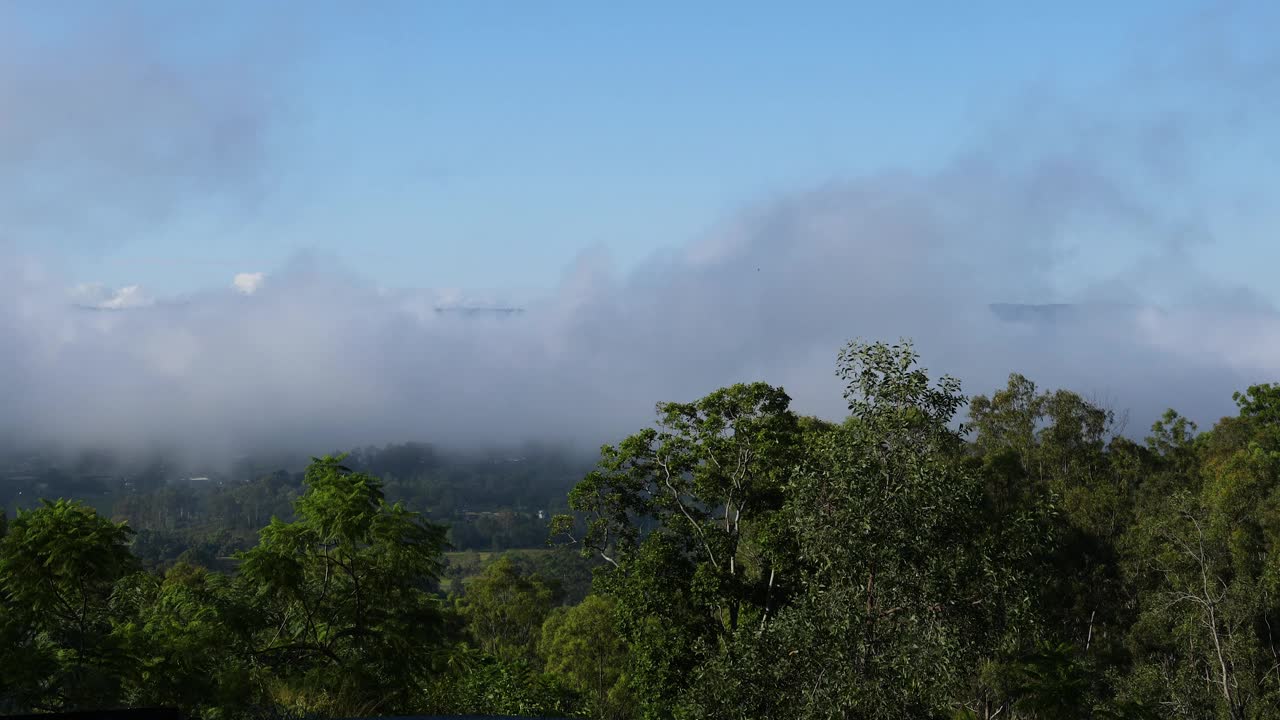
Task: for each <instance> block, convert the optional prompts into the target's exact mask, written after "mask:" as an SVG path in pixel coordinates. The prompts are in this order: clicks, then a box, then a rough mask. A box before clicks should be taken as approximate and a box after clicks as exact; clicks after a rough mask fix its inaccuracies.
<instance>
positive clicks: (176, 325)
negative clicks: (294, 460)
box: [0, 65, 1280, 456]
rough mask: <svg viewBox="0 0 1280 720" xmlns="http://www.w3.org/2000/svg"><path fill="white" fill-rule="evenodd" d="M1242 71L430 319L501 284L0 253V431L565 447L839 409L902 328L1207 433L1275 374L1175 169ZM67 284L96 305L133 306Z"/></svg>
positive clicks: (1263, 331) (315, 264) (1026, 110)
mask: <svg viewBox="0 0 1280 720" xmlns="http://www.w3.org/2000/svg"><path fill="white" fill-rule="evenodd" d="M1249 67H1250V68H1253V67H1255V66H1254V65H1249ZM1254 76H1255V74H1254V73H1252V72H1247V73H1244V72H1239V73H1238V72H1231V73H1230V74H1228V73H1227V72H1226V71H1215V72H1214V73H1213V74H1212V76H1211V77H1210V78H1209V79H1207V80H1197V79H1195V78H1191V79H1185V78H1184V79H1182V80H1179V77H1181V76H1177V77H1172V78H1170V77H1167V76H1162V77H1163V78H1164V79H1163V82H1166V83H1172V87H1178V83H1179V82H1185V83H1194V82H1212V83H1213V84H1215V86H1217V85H1218V84H1222V83H1226V82H1227V80H1228V79H1232V80H1233V81H1235V82H1237V84H1236V86H1235V87H1236V89H1235V93H1234V94H1233V95H1231V98H1232V99H1233V101H1234V102H1231V103H1222V104H1216V105H1213V106H1206V107H1202V108H1197V109H1187V108H1184V107H1181V106H1178V107H1176V108H1174V109H1169V108H1166V107H1164V106H1162V105H1160V103H1158V102H1156V101H1155V100H1153V101H1152V104H1151V106H1150V108H1148V109H1147V110H1144V111H1143V112H1137V113H1127V114H1124V115H1122V116H1112V115H1111V113H1110V110H1111V109H1110V108H1107V107H1103V108H1098V107H1093V106H1090V105H1089V104H1088V103H1080V102H1070V101H1060V100H1054V99H1052V98H1051V99H1049V100H1044V101H1042V102H1037V103H1031V104H1030V106H1029V107H1028V106H1024V107H1021V108H1015V109H1014V110H1011V111H1010V113H1009V115H1008V117H1007V118H1006V119H1005V121H1004V122H1002V123H1000V124H998V126H997V127H995V128H993V129H992V131H991V132H990V133H989V134H987V135H986V136H984V137H982V138H979V139H978V140H977V141H976V142H975V143H974V144H973V145H972V147H971V148H970V149H969V150H968V151H967V152H964V153H962V154H960V155H959V156H957V157H956V158H954V159H952V160H950V161H948V162H944V163H942V164H941V165H940V167H938V168H936V169H935V170H933V171H930V172H923V171H918V170H917V171H914V172H907V171H897V170H887V171H884V172H881V173H876V174H871V175H867V176H862V177H852V178H846V179H843V180H841V181H838V182H831V183H827V184H824V185H820V186H814V187H809V188H799V189H797V190H795V191H794V192H792V193H790V194H788V195H785V196H781V197H773V198H767V199H764V200H762V201H761V202H759V203H758V204H756V205H755V206H754V207H750V208H745V209H743V210H742V211H741V212H740V213H738V214H736V215H734V216H731V217H728V218H724V219H723V222H722V223H720V225H719V226H718V227H717V228H716V229H715V230H714V231H712V232H710V233H708V234H707V235H706V236H704V237H700V238H696V239H693V240H692V241H689V242H687V243H685V244H683V245H678V246H676V247H674V249H670V250H667V251H664V252H661V253H657V254H655V255H653V256H652V257H650V258H649V259H648V260H647V261H645V262H643V263H641V264H640V265H639V266H637V267H635V268H630V269H625V270H624V269H619V268H616V267H614V265H613V264H612V263H611V262H610V259H609V258H608V256H607V255H605V254H602V253H599V252H593V251H586V252H584V253H583V254H582V255H580V256H579V257H578V258H576V259H573V260H572V262H570V263H569V264H568V265H567V266H566V269H565V272H564V275H563V277H562V279H561V281H560V283H559V284H558V285H557V286H556V287H555V288H553V289H552V290H550V291H548V292H545V293H543V294H541V295H538V296H535V297H530V298H525V299H524V300H523V302H522V307H523V309H524V312H522V313H514V314H503V313H489V314H486V313H470V314H468V313H457V312H442V311H441V310H442V309H445V308H449V307H475V306H481V305H489V306H499V305H502V304H504V303H505V302H507V301H509V298H508V297H504V296H503V294H502V293H486V294H482V295H471V294H467V293H461V292H459V291H454V290H438V291H428V290H413V289H395V288H384V287H379V286H378V285H377V284H376V283H374V282H371V281H369V280H368V279H365V278H362V277H360V276H358V274H356V273H355V272H354V271H353V270H352V269H351V268H348V267H345V266H343V265H341V264H340V263H337V262H336V261H334V260H332V259H330V258H326V257H323V256H315V255H305V256H299V257H298V258H295V259H294V260H293V261H292V262H290V263H288V264H286V265H284V266H282V267H277V268H270V269H269V271H268V272H266V273H246V274H242V275H239V276H236V278H235V280H234V281H233V283H232V286H231V287H224V288H221V289H215V290H209V291H202V292H197V293H194V294H190V295H187V296H185V297H183V298H180V299H179V298H158V299H156V301H155V302H152V303H147V304H145V306H141V307H136V308H133V309H130V310H128V311H123V312H113V313H101V312H87V311H85V310H84V309H83V308H77V307H75V304H74V303H69V302H67V298H66V291H65V288H66V286H67V284H68V283H67V281H66V279H65V278H64V277H61V276H60V275H59V273H58V272H57V269H56V266H54V265H53V264H51V263H50V261H48V259H47V258H46V259H44V260H43V261H41V259H39V258H37V257H34V256H33V255H32V254H31V253H29V252H25V251H18V250H14V249H13V248H10V249H9V250H8V251H7V252H6V251H4V250H3V249H0V267H9V268H17V270H15V271H12V272H10V277H11V282H7V283H5V284H3V285H0V432H3V433H5V436H7V437H10V438H16V439H20V440H22V441H25V442H49V441H62V442H65V443H70V444H75V443H81V444H84V443H90V444H106V445H114V446H119V447H133V448H144V447H152V446H165V447H172V446H188V447H198V448H200V449H201V450H202V451H204V452H206V453H209V454H212V455H222V456H230V455H233V454H237V453H240V452H245V451H249V450H261V449H268V448H270V449H280V448H287V449H290V450H296V451H299V452H319V451H323V450H326V449H330V448H334V447H342V446H346V447H349V446H352V445H356V444H361V443H366V442H388V441H396V440H407V439H426V440H433V441H437V442H441V443H461V444H484V443H499V442H519V441H521V440H526V439H544V440H566V441H571V442H577V443H581V444H585V445H593V444H598V443H600V442H605V441H610V440H613V439H616V438H617V437H618V436H620V435H621V434H623V433H626V432H630V431H632V430H634V429H636V428H638V427H641V426H643V425H644V424H645V423H647V422H649V420H650V419H651V418H652V407H653V404H654V403H655V402H657V401H660V400H685V399H692V398H695V397H698V396H700V395H702V394H704V393H706V392H708V391H710V390H713V389H714V388H716V387H719V386H723V385H727V384H730V383H733V382H739V381H751V380H765V381H769V382H772V383H776V384H780V385H782V386H784V387H785V388H786V389H787V390H788V391H789V392H790V393H791V394H792V396H793V397H794V398H795V401H796V407H797V409H799V410H800V411H802V412H809V413H815V414H820V415H825V416H828V417H839V416H840V415H841V414H842V412H843V409H844V403H843V401H842V399H841V398H840V386H839V383H838V382H837V380H836V378H835V377H834V362H835V357H836V353H837V351H838V349H839V348H840V346H841V345H842V344H843V343H844V342H845V341H847V340H849V339H851V338H854V337H861V338H867V339H889V340H892V339H896V338H898V337H902V336H908V337H913V338H914V339H915V340H916V341H917V345H918V347H919V349H920V350H921V351H922V353H923V356H924V362H925V365H926V366H927V367H929V368H930V370H932V371H933V372H934V373H935V374H937V373H942V372H947V373H950V374H953V375H956V376H958V377H960V378H961V379H962V380H963V381H964V383H965V388H966V390H967V391H968V392H970V393H977V392H990V391H991V390H993V389H995V388H997V387H998V386H1000V385H1002V384H1003V382H1004V380H1005V378H1006V377H1007V375H1008V373H1010V372H1013V371H1018V372H1022V373H1024V374H1026V375H1028V376H1030V377H1031V378H1032V379H1033V380H1036V381H1037V382H1038V383H1040V384H1041V385H1042V386H1045V387H1068V388H1071V389H1075V390H1077V391H1079V392H1082V393H1084V394H1086V395H1088V396H1090V397H1094V398H1097V399H1099V400H1101V401H1104V402H1107V403H1109V404H1112V405H1114V406H1115V407H1116V408H1117V409H1119V410H1129V411H1130V412H1131V418H1132V421H1131V425H1130V429H1131V430H1133V431H1136V432H1137V433H1138V434H1141V432H1142V431H1143V430H1144V429H1145V427H1146V426H1147V425H1149V423H1150V422H1151V420H1152V419H1154V418H1155V417H1156V416H1157V415H1158V414H1159V413H1160V412H1161V411H1162V410H1163V409H1164V408H1165V407H1167V406H1170V405H1172V406H1175V407H1177V408H1179V409H1180V410H1183V411H1184V412H1186V413H1187V414H1189V415H1191V416H1192V417H1193V418H1194V419H1196V420H1197V421H1200V422H1201V423H1204V424H1209V423H1212V422H1213V420H1214V419H1216V418H1217V417H1218V416H1220V415H1222V414H1225V413H1228V412H1230V411H1231V399H1230V398H1231V393H1232V391H1234V390H1237V389H1241V388H1243V387H1245V386H1246V385H1248V384H1251V383H1255V382H1261V381H1268V380H1273V379H1275V378H1276V376H1277V374H1280V314H1277V312H1276V311H1275V309H1274V308H1273V307H1272V306H1271V305H1270V303H1269V301H1268V300H1267V296H1266V294H1265V293H1264V292H1262V289H1259V288H1250V287H1248V286H1246V285H1233V284H1229V283H1223V282H1221V281H1219V280H1217V279H1215V278H1214V277H1212V276H1210V275H1207V274H1206V273H1204V272H1203V271H1202V270H1200V269H1199V267H1198V263H1197V260H1196V257H1197V256H1196V254H1195V252H1193V250H1196V249H1203V248H1210V249H1212V248H1213V247H1214V244H1215V243H1217V244H1227V243H1231V242H1232V239H1231V238H1230V237H1225V236H1222V234H1221V220H1222V218H1223V217H1225V216H1230V215H1231V214H1232V213H1233V212H1234V211H1235V209H1234V207H1233V206H1224V205H1221V204H1220V203H1219V201H1218V200H1217V199H1216V198H1217V197H1218V196H1216V195H1203V196H1202V195H1200V194H1199V193H1198V192H1197V189H1198V187H1199V181H1200V179H1201V177H1200V175H1199V173H1200V172H1201V164H1200V158H1202V157H1203V156H1204V155H1205V150H1206V148H1211V147H1213V145H1212V143H1214V142H1217V141H1219V140H1220V136H1218V135H1215V134H1214V133H1211V132H1207V131H1204V129H1206V128H1208V129H1213V128H1220V127H1222V126H1223V124H1230V123H1234V121H1235V118H1237V117H1238V114H1237V111H1238V110H1239V109H1241V108H1247V107H1248V104H1247V98H1248V97H1249V96H1250V93H1251V91H1252V89H1254V88H1255V87H1256V86H1254V85H1252V84H1251V82H1252V81H1250V80H1249V79H1248V78H1252V77H1254ZM1241 78H1245V79H1241ZM1148 85H1150V86H1155V85H1158V83H1146V82H1144V83H1143V86H1142V87H1135V88H1131V89H1130V90H1132V92H1130V96H1137V95H1139V94H1141V93H1142V92H1143V88H1145V87H1147V86H1148ZM1217 92H1219V93H1221V92H1222V91H1221V90H1219V91H1217ZM1046 108H1048V111H1046ZM1224 109H1225V110H1224ZM1220 111H1225V112H1227V113H1228V114H1229V115H1230V117H1228V118H1226V119H1223V118H1222V117H1220V116H1219V112H1220ZM215 116H216V111H215ZM183 117H185V116H183ZM173 122H174V121H173V120H172V118H171V119H167V120H164V121H163V123H162V124H163V125H164V126H165V127H170V126H171V125H173ZM193 122H194V123H195V124H194V125H193V126H194V127H206V124H205V121H204V120H198V121H193ZM215 124H216V123H215ZM191 126H192V125H188V127H191ZM177 127H179V128H181V127H184V125H183V124H182V123H178V125H177ZM1232 127H1233V130H1235V129H1239V126H1237V125H1232ZM197 135H200V133H199V132H197ZM1202 138H1204V139H1203V140H1202ZM1266 138H1267V136H1266V135H1265V133H1264V135H1263V136H1262V137H1261V138H1260V140H1259V141H1260V142H1266V141H1267V140H1266ZM1202 142H1203V143H1205V144H1204V145H1202ZM197 144H198V143H197ZM1153 148H1158V150H1153ZM1153 155H1154V156H1159V157H1160V158H1161V162H1154V163H1153V162H1151V161H1150V160H1151V158H1152V157H1153ZM163 164H164V163H161V165H163ZM146 167H147V165H146V164H144V165H143V168H144V172H143V173H142V175H143V177H144V178H145V177H147V176H148V173H147V172H145V168H146ZM122 172H123V171H122ZM129 172H133V171H129ZM160 174H163V173H160ZM139 187H140V188H142V189H139V190H138V191H137V192H138V193H139V202H144V201H145V198H144V196H145V195H146V193H145V192H144V189H145V187H146V184H145V183H143V184H142V185H140V186H139ZM1121 251H1123V252H1121ZM268 277H269V278H270V281H269V282H265V281H264V279H265V278H268ZM95 292H96V293H97V294H96V295H93V297H96V298H98V300H97V303H96V304H97V305H98V306H102V305H103V303H116V304H118V305H120V306H121V307H124V306H126V305H127V304H128V303H129V301H128V300H127V298H132V297H142V296H141V294H140V292H141V291H138V290H127V291H115V292H111V291H104V290H101V289H98V290H96V291H95ZM1027 301H1030V302H1065V303H1072V304H1075V305H1076V306H1077V307H1076V308H1075V310H1074V311H1073V312H1070V313H1066V314H1064V315H1063V316H1062V317H1061V318H1059V319H1058V320H1055V321H1054V322H1051V323H1025V322H1018V321H1009V320H1008V319H1002V318H1001V317H1000V316H998V315H997V314H995V313H993V312H992V310H991V308H990V307H989V305H990V304H991V303H998V302H1027ZM138 304H139V305H142V303H138Z"/></svg>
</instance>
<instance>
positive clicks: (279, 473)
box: [0, 443, 591, 568]
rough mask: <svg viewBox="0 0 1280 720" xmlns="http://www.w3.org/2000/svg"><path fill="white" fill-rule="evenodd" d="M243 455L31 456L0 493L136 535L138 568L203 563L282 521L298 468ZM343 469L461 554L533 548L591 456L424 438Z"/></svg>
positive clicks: (14, 466)
mask: <svg viewBox="0 0 1280 720" xmlns="http://www.w3.org/2000/svg"><path fill="white" fill-rule="evenodd" d="M267 462H270V461H264V460H261V459H251V458H243V459H241V460H239V461H237V462H235V463H231V464H230V467H229V469H228V470H225V471H223V472H210V473H207V474H204V473H201V472H199V468H198V466H197V467H195V468H183V469H179V465H178V464H177V463H176V462H174V461H172V460H167V459H165V458H164V457H162V456H157V457H152V458H146V459H142V460H138V459H133V460H124V459H121V458H119V457H116V456H114V455H113V454H111V453H109V452H105V451H96V452H83V453H79V454H78V455H77V456H76V457H74V458H71V459H69V460H66V461H64V462H62V463H59V464H54V463H52V462H50V461H48V460H44V459H42V458H39V457H27V458H20V457H11V458H10V459H9V460H7V461H0V497H5V498H7V499H8V500H7V502H8V505H9V507H10V509H13V510H16V509H21V508H30V507H35V506H37V505H38V504H39V498H41V497H67V498H77V499H80V500H82V501H84V502H85V503H87V504H89V505H91V506H92V507H94V508H95V509H96V510H98V512H100V513H102V514H104V515H109V516H110V517H112V518H113V519H116V520H122V521H125V522H128V524H129V526H130V528H132V529H133V530H134V531H135V532H136V536H135V537H134V540H133V551H134V554H136V555H137V556H138V557H139V559H140V560H142V562H143V565H144V566H145V567H148V568H163V567H165V566H167V565H171V564H173V563H174V562H175V561H177V560H178V559H179V558H182V559H184V560H197V561H199V562H200V563H201V564H204V565H210V563H212V562H213V561H214V559H215V558H226V557H229V556H231V555H233V554H234V553H235V552H237V551H241V550H247V549H248V548H250V547H252V546H253V545H254V544H255V543H256V541H257V535H258V530H259V529H261V528H262V527H263V526H264V525H266V524H267V523H268V522H270V520H271V518H273V517H279V518H282V519H286V520H288V519H292V517H293V507H294V502H295V501H296V500H297V498H298V497H299V496H300V495H301V494H302V492H303V472H302V471H301V468H300V467H299V469H298V470H290V469H285V468H278V469H271V470H268V469H265V468H268V467H270V465H267V464H266V463H267ZM345 462H346V464H347V466H349V467H350V468H352V469H354V470H358V471H361V472H367V473H370V474H372V475H374V476H376V477H378V478H380V479H381V480H382V481H383V491H384V494H385V495H386V497H387V498H388V499H389V500H391V501H393V502H394V501H403V502H404V503H405V504H406V506H408V507H410V508H412V509H415V510H420V511H422V512H423V514H424V516H425V517H426V518H427V519H429V520H433V521H437V522H440V523H443V524H445V525H448V526H449V542H450V545H451V546H452V547H454V548H456V549H459V550H489V551H492V550H506V549H510V548H527V547H538V546H542V545H543V544H544V543H545V541H546V520H545V518H546V517H548V516H550V515H552V514H554V513H556V512H563V511H564V509H565V494H566V493H567V491H568V490H569V488H570V487H572V486H573V484H574V482H576V481H577V480H578V479H580V478H581V477H582V474H583V472H585V470H587V469H589V468H590V467H591V461H590V459H589V458H583V457H581V456H577V455H574V454H571V453H568V452H564V451H560V450H553V449H549V448H544V447H535V446H526V447H518V448H513V449H508V450H502V451H497V450H495V451H488V452H466V453H464V452H458V451H448V452H445V451H440V450H438V449H436V448H435V447H433V446H431V445H428V444H424V443H404V444H398V445H388V446H385V447H382V448H375V447H366V448H360V449H357V450H355V451H352V452H350V453H348V454H347V457H346V461H345Z"/></svg>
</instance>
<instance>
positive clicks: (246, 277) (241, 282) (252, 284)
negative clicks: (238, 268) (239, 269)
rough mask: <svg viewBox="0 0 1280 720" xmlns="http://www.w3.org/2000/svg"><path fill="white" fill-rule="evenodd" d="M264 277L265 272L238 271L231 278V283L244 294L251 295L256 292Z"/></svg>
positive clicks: (264, 279) (265, 277) (265, 276)
mask: <svg viewBox="0 0 1280 720" xmlns="http://www.w3.org/2000/svg"><path fill="white" fill-rule="evenodd" d="M266 279H267V275H266V273H260V272H253V273H239V274H237V275H236V276H235V278H233V279H232V280H231V285H232V286H233V287H235V289H236V290H238V291H239V292H241V293H243V294H245V295H252V294H254V293H256V292H258V289H259V288H261V287H262V283H263V282H265V281H266Z"/></svg>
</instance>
